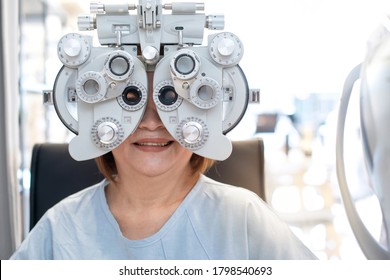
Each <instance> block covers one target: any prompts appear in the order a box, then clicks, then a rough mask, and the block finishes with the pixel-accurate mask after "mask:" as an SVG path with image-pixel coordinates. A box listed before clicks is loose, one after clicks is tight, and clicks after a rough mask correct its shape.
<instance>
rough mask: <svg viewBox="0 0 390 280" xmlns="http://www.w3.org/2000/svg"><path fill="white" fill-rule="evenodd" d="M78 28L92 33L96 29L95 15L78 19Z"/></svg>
mask: <svg viewBox="0 0 390 280" xmlns="http://www.w3.org/2000/svg"><path fill="white" fill-rule="evenodd" d="M77 26H78V28H79V30H80V31H92V30H95V29H96V19H95V16H94V15H82V16H79V17H78V18H77Z"/></svg>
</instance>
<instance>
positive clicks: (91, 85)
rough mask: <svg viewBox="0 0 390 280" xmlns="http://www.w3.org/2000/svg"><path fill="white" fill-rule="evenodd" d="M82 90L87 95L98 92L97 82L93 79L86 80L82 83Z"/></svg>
mask: <svg viewBox="0 0 390 280" xmlns="http://www.w3.org/2000/svg"><path fill="white" fill-rule="evenodd" d="M83 88H84V91H85V93H86V94H88V95H95V94H97V93H98V92H99V83H98V82H97V81H95V80H92V79H91V80H87V81H86V82H85V83H84V85H83Z"/></svg>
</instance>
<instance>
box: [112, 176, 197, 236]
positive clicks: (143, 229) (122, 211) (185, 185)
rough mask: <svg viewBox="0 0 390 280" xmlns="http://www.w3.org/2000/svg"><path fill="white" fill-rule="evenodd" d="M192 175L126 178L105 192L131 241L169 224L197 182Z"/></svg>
mask: <svg viewBox="0 0 390 280" xmlns="http://www.w3.org/2000/svg"><path fill="white" fill-rule="evenodd" d="M189 172H190V171H186V172H181V174H180V172H179V173H178V174H161V175H159V176H155V177H148V176H144V175H140V174H138V176H130V173H126V175H125V176H120V174H118V177H117V180H116V181H115V182H112V183H110V184H109V186H108V187H107V188H106V198H107V203H108V205H109V208H110V210H111V212H112V214H113V216H114V217H115V219H116V221H117V222H118V224H119V227H120V228H121V231H122V234H123V235H124V236H125V237H127V238H129V239H142V238H145V237H147V236H150V235H152V234H154V233H156V232H157V231H158V230H160V229H161V227H162V226H163V225H164V224H165V223H166V222H167V220H168V219H169V218H170V217H171V215H172V214H173V213H174V212H175V210H176V209H177V207H179V205H180V204H181V202H182V201H183V200H184V198H185V197H186V196H187V195H188V193H189V192H190V191H191V190H192V188H193V187H194V185H195V184H196V182H197V180H198V178H199V177H198V176H193V175H191V174H190V173H189Z"/></svg>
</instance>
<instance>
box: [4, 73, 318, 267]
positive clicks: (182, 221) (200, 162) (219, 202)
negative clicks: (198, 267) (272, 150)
mask: <svg viewBox="0 0 390 280" xmlns="http://www.w3.org/2000/svg"><path fill="white" fill-rule="evenodd" d="M152 85H153V81H152V75H149V89H151V88H152ZM151 94H152V93H151V92H149V95H151ZM97 162H98V165H99V168H100V170H101V171H102V173H103V174H104V175H105V177H106V179H105V180H104V181H103V182H101V183H99V184H97V185H95V186H92V187H90V188H87V189H85V190H83V191H81V192H79V193H77V194H74V195H72V196H70V197H68V198H67V199H65V200H63V201H62V202H60V203H59V204H57V205H56V206H54V207H53V208H52V209H50V210H49V211H48V212H47V213H46V214H45V215H44V217H43V218H42V219H41V220H40V221H39V223H38V224H37V225H36V226H35V228H34V229H33V230H32V231H31V233H30V234H29V236H28V237H27V238H26V240H25V241H24V242H23V244H22V245H21V247H20V248H19V249H18V250H17V251H16V252H15V253H14V255H13V256H12V257H11V258H12V259H315V256H314V255H313V254H312V253H311V252H310V251H309V250H308V249H307V248H306V247H305V246H304V245H303V244H302V243H301V242H300V241H299V240H298V239H297V238H296V237H295V236H294V235H293V234H292V232H291V231H290V229H289V227H288V226H287V225H286V224H285V223H283V222H281V221H280V220H279V219H278V217H277V216H276V215H275V214H274V213H273V212H272V211H271V210H270V209H269V208H268V206H267V205H266V204H265V203H264V202H263V201H262V200H261V199H260V198H259V197H258V196H257V195H255V194H254V193H252V192H250V191H248V190H246V189H242V188H238V187H233V186H228V185H224V184H221V183H218V182H216V181H213V180H211V179H209V178H207V177H205V176H204V175H202V173H203V172H204V171H205V170H206V169H207V168H208V167H210V166H211V164H212V163H213V162H212V161H211V160H209V159H206V158H203V157H200V156H198V155H195V154H193V153H192V152H191V151H189V150H186V149H185V148H184V147H182V146H181V145H180V144H179V143H178V142H176V141H175V140H174V138H173V137H172V136H171V135H170V134H169V133H168V131H167V130H166V129H165V127H164V125H163V123H162V122H161V120H160V118H159V116H158V113H157V109H156V106H155V104H154V102H153V98H151V97H150V98H149V99H148V103H147V108H146V111H145V114H144V116H143V118H142V120H141V122H140V124H139V126H138V128H137V129H136V131H135V132H134V133H133V134H132V135H130V136H129V137H128V138H127V139H126V140H125V141H124V142H123V143H122V144H120V145H119V146H118V147H117V148H116V149H114V150H113V151H112V152H110V153H108V154H106V155H104V156H102V157H100V158H98V159H97Z"/></svg>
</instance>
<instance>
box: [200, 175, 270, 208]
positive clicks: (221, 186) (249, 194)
mask: <svg viewBox="0 0 390 280" xmlns="http://www.w3.org/2000/svg"><path fill="white" fill-rule="evenodd" d="M200 181H201V184H202V186H203V188H202V190H203V193H204V194H206V195H207V196H209V197H210V198H219V199H234V200H235V201H237V200H240V201H262V202H263V200H262V199H261V198H260V197H259V196H258V195H257V194H256V193H254V192H253V191H251V190H249V189H247V188H243V187H241V186H234V185H229V184H225V183H221V182H218V181H216V180H214V179H211V178H209V177H206V176H202V178H201V180H200Z"/></svg>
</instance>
